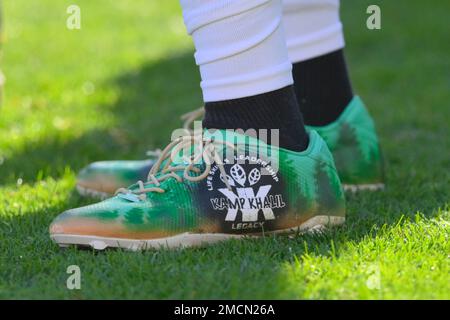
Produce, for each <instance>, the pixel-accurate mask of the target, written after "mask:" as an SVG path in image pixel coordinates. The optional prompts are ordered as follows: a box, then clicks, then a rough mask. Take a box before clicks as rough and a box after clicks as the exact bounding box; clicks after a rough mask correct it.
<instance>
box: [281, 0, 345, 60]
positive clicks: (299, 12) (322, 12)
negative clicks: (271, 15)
mask: <svg viewBox="0 0 450 320" xmlns="http://www.w3.org/2000/svg"><path fill="white" fill-rule="evenodd" d="M283 24H284V28H285V32H286V42H287V46H288V51H289V58H290V59H291V62H292V63H296V62H300V61H305V60H309V59H312V58H315V57H318V56H321V55H324V54H327V53H330V52H333V51H336V50H339V49H342V48H343V47H344V35H343V31H342V23H341V20H340V17H339V0H283Z"/></svg>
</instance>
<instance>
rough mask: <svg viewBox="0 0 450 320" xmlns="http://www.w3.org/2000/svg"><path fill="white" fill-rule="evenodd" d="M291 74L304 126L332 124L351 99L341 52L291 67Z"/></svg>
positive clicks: (351, 93) (348, 80)
mask: <svg viewBox="0 0 450 320" xmlns="http://www.w3.org/2000/svg"><path fill="white" fill-rule="evenodd" d="M292 73H293V76H294V86H295V92H296V94H297V100H298V104H299V106H300V111H301V112H302V114H303V119H304V121H305V124H307V125H311V126H323V125H326V124H329V123H330V122H333V121H334V120H336V119H337V118H338V117H339V115H340V114H341V112H342V111H343V110H344V109H345V107H346V106H347V105H348V104H349V102H350V101H351V100H352V98H353V92H352V87H351V84H350V79H349V76H348V73H347V67H346V64H345V58H344V53H343V50H338V51H334V52H331V53H329V54H326V55H323V56H320V57H317V58H314V59H310V60H306V61H302V62H298V63H295V64H294V65H293V71H292Z"/></svg>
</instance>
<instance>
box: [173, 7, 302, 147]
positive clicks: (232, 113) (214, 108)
mask: <svg viewBox="0 0 450 320" xmlns="http://www.w3.org/2000/svg"><path fill="white" fill-rule="evenodd" d="M181 5H182V8H183V16H184V20H185V24H186V27H187V30H188V32H189V34H191V36H192V38H193V40H194V45H195V49H196V53H195V60H196V62H197V64H198V65H199V68H200V73H201V77H202V82H201V88H202V91H203V98H204V102H205V109H206V113H205V118H204V121H203V124H204V126H205V127H206V128H218V129H237V128H240V129H244V130H247V129H249V128H253V129H278V130H279V131H280V146H281V147H285V148H288V149H292V150H297V151H298V150H303V149H305V148H306V146H307V143H308V139H307V135H306V132H305V130H304V126H303V120H302V117H301V114H300V112H299V109H298V104H297V101H296V98H295V93H294V89H293V86H292V83H293V79H292V75H291V69H292V65H291V62H290V60H289V57H288V51H287V47H286V44H285V38H284V33H283V27H282V4H281V1H280V0H252V1H241V0H211V1H204V0H181Z"/></svg>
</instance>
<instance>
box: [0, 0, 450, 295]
mask: <svg viewBox="0 0 450 320" xmlns="http://www.w3.org/2000/svg"><path fill="white" fill-rule="evenodd" d="M3 2H4V5H5V8H4V11H5V12H4V13H5V18H6V22H5V29H6V30H5V44H4V56H3V61H2V64H3V67H2V69H3V71H4V73H5V74H6V77H7V84H6V93H5V103H4V106H3V108H2V109H1V110H0V157H1V158H0V163H1V165H0V298H32V299H33V298H81V299H88V298H249V299H253V298H296V299H297V298H300V299H304V298H306V299H311V298H313V299H315V298H319V299H328V298H331V299H335V298H350V299H359V298H363V299H372V298H382V299H391V298H394V299H397V298H418V299H427V298H441V299H442V298H447V299H448V298H450V276H449V274H450V265H449V257H450V256H449V254H450V242H449V234H450V228H449V223H450V222H449V221H450V214H449V210H450V205H449V198H450V197H449V196H450V170H449V168H450V151H449V150H450V143H449V140H450V139H449V137H450V129H449V125H448V119H449V118H450V106H449V102H450V97H449V88H450V77H449V75H450V60H449V59H448V52H450V42H449V41H448V39H449V38H450V32H449V29H448V19H447V15H448V12H449V10H450V4H449V3H448V2H446V1H439V2H436V3H433V5H432V6H430V5H428V4H426V3H424V2H423V1H419V0H416V1H407V0H401V1H400V0H398V1H376V0H374V1H365V0H364V1H358V2H357V3H356V1H347V2H344V4H343V12H342V16H343V20H344V23H345V31H346V41H347V49H346V52H347V57H348V60H349V67H350V70H351V74H352V80H353V84H354V87H355V90H356V91H357V92H358V93H359V94H360V95H361V96H362V97H363V98H364V100H365V101H366V103H367V105H368V106H369V109H370V111H371V113H372V114H373V116H374V118H375V119H376V121H377V125H378V129H379V133H380V139H381V142H382V145H383V147H384V154H385V158H386V162H387V184H388V189H387V190H386V191H385V192H380V193H361V194H355V195H352V194H349V195H348V218H347V223H346V224H345V225H344V226H342V227H339V228H336V229H333V230H331V231H329V232H327V233H326V234H323V235H315V236H312V235H306V236H298V237H295V238H292V239H291V238H288V237H276V238H272V237H268V238H263V239H260V240H246V241H241V242H239V241H230V242H226V243H221V244H218V245H214V246H210V247H207V248H200V249H188V250H184V251H160V252H157V251H148V252H141V253H132V252H127V251H107V252H101V253H94V252H91V251H77V250H76V249H73V248H70V249H67V250H61V249H59V248H58V247H57V246H56V245H55V244H53V243H52V242H51V241H50V239H49V236H48V230H47V228H48V225H49V223H50V222H51V220H52V219H53V218H54V217H55V216H56V215H57V214H58V213H60V212H62V211H63V210H65V209H67V208H71V207H75V206H79V205H82V204H86V203H88V202H89V200H83V199H81V198H80V197H79V196H78V195H77V194H76V193H75V192H74V184H75V176H76V172H77V170H79V169H80V168H81V167H83V166H84V165H86V164H87V163H89V162H90V161H94V160H100V159H118V158H128V159H136V158H141V157H143V156H144V152H145V150H147V149H149V148H152V147H162V146H164V145H165V144H166V143H167V142H168V141H169V134H170V132H171V130H172V129H173V128H176V127H177V126H179V124H180V121H179V120H178V116H179V115H180V114H181V113H183V112H185V111H188V110H191V109H193V108H196V107H198V106H199V105H200V104H201V94H200V90H199V85H198V82H199V75H198V71H197V69H196V66H195V64H194V61H193V58H192V52H193V48H192V44H191V41H190V39H189V38H188V37H187V35H186V34H185V30H184V26H183V22H182V19H181V16H180V9H179V6H178V3H177V2H176V1H148V0H139V1H137V0H133V1H131V0H119V1H106V0H97V1H88V0H84V1H81V0H79V1H76V2H77V3H78V4H79V5H80V6H81V14H82V29H81V30H78V31H69V30H67V29H66V27H65V19H66V17H67V15H66V13H65V12H66V8H67V6H68V5H70V4H72V3H73V1H53V0H41V1H27V0H15V1H3ZM369 4H379V5H380V6H381V10H382V30H379V31H369V30H367V29H366V27H365V21H366V17H367V15H366V13H365V11H366V8H367V6H368V5H369ZM72 264H76V265H78V266H80V268H81V272H82V289H81V290H75V291H69V290H67V289H66V279H67V276H68V275H67V274H66V268H67V267H68V266H69V265H72Z"/></svg>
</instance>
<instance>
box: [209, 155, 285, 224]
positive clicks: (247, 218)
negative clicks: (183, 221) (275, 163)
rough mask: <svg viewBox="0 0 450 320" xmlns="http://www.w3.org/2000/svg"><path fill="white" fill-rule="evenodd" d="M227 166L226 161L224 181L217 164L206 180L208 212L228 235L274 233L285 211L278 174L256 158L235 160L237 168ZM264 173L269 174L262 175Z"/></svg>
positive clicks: (243, 157) (231, 165)
mask: <svg viewBox="0 0 450 320" xmlns="http://www.w3.org/2000/svg"><path fill="white" fill-rule="evenodd" d="M228 163H229V161H227V160H226V159H225V160H224V168H225V172H226V176H225V177H224V176H222V174H221V172H220V170H219V167H218V165H217V164H214V165H213V166H212V167H211V170H210V173H209V175H208V177H207V178H206V189H207V192H206V194H205V196H206V197H207V198H208V201H209V204H207V205H209V210H208V211H209V212H212V213H211V214H212V215H213V216H215V218H216V219H218V220H219V221H220V223H221V226H222V229H223V231H226V232H238V233H242V232H250V233H251V232H260V231H262V230H266V231H268V230H271V229H273V227H274V224H275V221H276V219H277V216H279V214H280V213H281V211H282V210H283V209H284V208H285V207H286V203H285V199H284V198H283V192H282V191H283V186H282V182H281V181H280V178H279V176H278V174H277V172H274V170H273V169H272V168H271V167H270V164H269V163H268V162H266V161H264V160H261V159H257V158H255V157H249V156H241V157H240V158H239V160H238V159H237V158H235V161H233V163H234V164H228ZM262 170H265V172H266V173H267V174H262ZM225 181H227V182H228V185H229V186H230V187H231V188H230V189H229V188H228V187H227V185H226V183H225ZM205 204H206V203H205Z"/></svg>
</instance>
